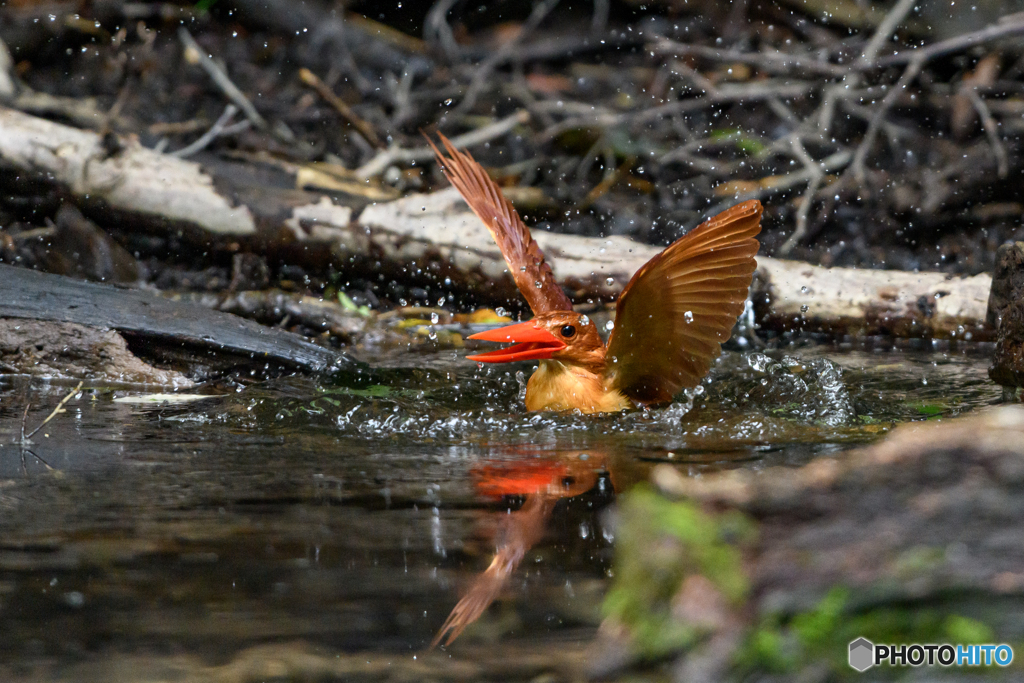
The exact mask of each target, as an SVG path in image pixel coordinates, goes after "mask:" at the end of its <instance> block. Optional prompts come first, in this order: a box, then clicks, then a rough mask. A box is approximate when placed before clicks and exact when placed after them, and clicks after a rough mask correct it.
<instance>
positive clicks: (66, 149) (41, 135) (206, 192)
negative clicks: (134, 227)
mask: <svg viewBox="0 0 1024 683" xmlns="http://www.w3.org/2000/svg"><path fill="white" fill-rule="evenodd" d="M122 144H123V145H124V147H123V149H122V150H121V151H119V152H117V153H116V154H113V155H110V154H109V153H108V152H107V150H106V149H105V148H104V146H103V141H102V139H101V138H100V136H99V135H97V134H96V133H93V132H91V131H84V130H79V129H77V128H71V127H70V126H64V125H61V124H59V123H53V122H52V121H47V120H45V119H41V118H38V117H35V116H29V115H27V114H23V113H21V112H19V111H15V110H13V109H6V108H0V160H2V161H3V162H4V163H6V164H8V165H10V166H13V167H14V168H17V169H19V170H22V171H26V172H32V173H39V172H42V173H46V174H48V175H49V176H50V177H51V178H52V179H53V180H55V181H56V182H58V183H60V184H62V185H65V186H66V187H68V188H69V189H70V190H71V192H73V193H74V194H75V195H76V196H78V197H81V198H83V199H90V200H102V201H104V202H106V203H107V204H108V205H109V206H110V207H111V208H114V209H118V210H121V211H128V212H131V213H137V214H143V215H149V216H153V217H158V218H161V219H165V220H166V219H169V220H171V221H182V222H185V223H189V224H192V225H195V226H198V227H200V228H202V229H203V230H206V231H209V232H211V233H214V234H217V235H234V236H244V235H252V234H254V233H255V232H256V225H255V222H254V220H253V217H252V214H251V213H250V212H249V209H247V208H246V207H244V206H242V207H235V206H232V205H231V204H230V203H229V202H228V200H227V199H225V198H224V197H222V196H221V195H220V194H218V193H217V191H216V190H215V189H214V187H213V179H212V178H210V177H209V176H208V175H206V174H204V173H203V172H202V170H201V169H200V166H199V164H197V163H195V162H191V161H185V160H184V159H177V158H174V157H171V156H168V155H166V154H160V153H158V152H154V151H153V150H151V149H147V148H145V147H143V146H142V145H140V144H139V143H138V142H137V141H134V140H129V139H125V140H123V141H122Z"/></svg>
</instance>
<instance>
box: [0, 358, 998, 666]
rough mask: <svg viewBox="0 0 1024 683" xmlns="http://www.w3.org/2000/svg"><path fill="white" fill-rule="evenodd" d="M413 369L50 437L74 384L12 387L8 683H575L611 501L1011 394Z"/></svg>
mask: <svg viewBox="0 0 1024 683" xmlns="http://www.w3.org/2000/svg"><path fill="white" fill-rule="evenodd" d="M405 362H406V363H410V364H414V365H415V366H416V367H415V368H410V367H389V368H384V369H380V370H378V371H375V372H373V373H369V374H368V375H365V376H351V377H338V378H335V379H333V380H332V381H331V382H330V383H323V382H317V381H315V380H313V379H309V378H304V377H288V378H281V379H277V380H273V381H267V382H264V383H257V384H249V385H247V386H242V385H237V386H236V385H232V386H221V387H216V388H212V389H210V390H209V391H210V393H214V394H217V395H215V396H211V397H210V398H206V399H203V400H198V401H195V402H190V403H184V404H170V403H151V402H137V401H138V400H139V397H140V396H141V394H142V392H140V391H139V390H137V389H124V388H107V387H89V386H86V387H85V388H84V389H83V390H82V391H81V393H80V394H79V395H78V396H77V397H76V398H74V399H72V400H71V401H70V402H69V403H68V404H67V406H66V411H65V412H64V413H61V414H59V415H57V416H56V417H55V418H54V419H53V420H52V421H51V422H49V423H48V424H46V425H45V426H44V427H43V429H42V430H40V432H39V433H38V434H36V435H35V436H34V437H32V439H31V441H32V443H30V444H28V443H20V442H19V438H20V433H21V432H20V430H21V424H22V417H23V414H24V411H25V406H26V404H28V403H30V404H31V408H30V409H29V412H28V417H27V424H28V426H29V427H30V428H31V427H34V426H35V425H36V424H38V423H39V422H40V421H41V420H42V419H43V418H44V417H45V416H46V415H47V414H49V412H50V411H51V410H52V409H53V407H55V406H56V404H57V403H58V402H59V401H60V399H61V398H62V397H63V396H64V395H65V394H67V393H68V391H69V389H70V387H68V386H66V385H54V384H49V383H41V382H39V381H29V380H27V379H24V378H14V377H6V378H4V377H0V444H2V447H0V633H2V634H3V637H2V638H0V679H2V680H69V681H70V680H77V681H91V680H95V681H121V680H124V681H128V680H182V681H184V680H188V681H194V680H220V681H229V680H230V681H234V680H237V681H249V680H336V679H337V680H350V679H359V680H419V679H423V678H431V679H434V680H473V679H489V680H515V679H522V680H529V679H532V678H534V677H536V676H538V675H540V674H545V675H548V676H549V679H550V680H561V679H562V678H565V677H571V674H569V673H566V672H567V671H569V670H571V668H572V667H573V666H575V665H577V664H578V663H579V662H580V660H581V658H582V657H583V656H584V654H583V653H584V651H585V647H586V645H587V644H588V642H589V641H590V639H591V637H592V635H593V632H594V629H595V628H596V626H597V624H598V623H599V621H600V603H601V598H602V595H603V591H604V588H605V585H606V582H607V578H608V576H609V575H610V573H611V571H612V565H611V558H612V552H613V548H614V542H615V540H614V539H615V530H614V516H613V515H612V514H610V512H611V510H612V508H613V506H612V505H611V504H612V503H613V502H614V499H615V496H616V495H617V493H619V492H621V491H624V490H626V489H628V488H629V487H630V486H631V485H633V484H634V483H635V482H638V481H643V480H645V479H646V478H647V476H648V472H649V469H650V468H651V467H652V466H653V464H656V463H663V462H667V463H674V464H676V466H677V467H679V468H680V469H681V471H683V472H685V473H687V474H689V475H692V476H701V475H702V474H703V473H706V472H710V471H714V470H718V469H722V468H733V467H743V468H748V469H753V470H760V469H763V468H766V467H769V466H777V465H782V466H795V465H800V464H802V463H805V462H807V461H808V460H810V459H812V458H815V457H839V458H841V457H843V451H844V450H845V449H848V448H851V447H853V446H856V445H858V444H862V443H865V442H870V441H872V440H875V439H877V438H879V437H880V436H881V435H882V434H883V433H884V432H885V431H887V430H888V429H889V428H890V427H891V425H892V424H894V423H899V422H905V421H909V420H922V419H942V418H945V417H948V416H953V415H956V414H959V413H962V412H965V411H970V410H973V409H976V408H978V407H980V406H984V405H987V404H989V403H993V402H996V401H997V400H998V398H999V390H998V388H997V387H995V386H994V385H993V384H992V383H991V382H989V381H988V379H987V376H986V367H987V364H988V359H987V356H986V355H985V354H982V353H981V352H979V351H977V350H974V351H971V350H968V351H967V352H957V353H940V352H911V351H885V352H872V351H851V350H842V349H837V348H835V347H804V348H794V349H790V350H786V351H771V352H768V353H767V354H763V353H739V352H735V351H734V352H728V353H726V354H725V355H724V356H723V358H722V359H721V361H720V362H719V363H718V365H717V366H716V367H715V369H714V370H713V372H712V374H711V376H710V378H709V380H708V381H707V382H706V383H705V384H704V385H703V386H702V387H701V388H700V389H699V390H698V392H695V393H694V395H693V396H691V397H690V400H689V401H684V402H678V403H676V404H673V405H671V406H668V407H665V408H660V409H656V410H653V411H634V412H631V413H626V414H617V415H606V416H587V417H584V416H574V415H568V414H557V415H552V414H525V413H523V412H522V411H521V405H522V404H521V401H520V399H519V393H520V382H519V380H517V377H516V371H517V370H520V371H525V372H527V373H528V372H529V367H528V366H525V365H524V366H522V367H520V368H514V367H513V368H511V369H510V368H505V367H486V368H480V367H478V366H476V365H475V364H473V363H471V362H468V361H466V360H464V359H462V358H461V357H460V356H457V355H455V354H453V353H452V352H451V351H444V352H434V353H426V354H422V355H419V356H417V357H415V359H413V360H406V361H405ZM51 468H52V469H51ZM538 496H539V497H540V498H538ZM531 497H532V498H531ZM540 499H543V501H544V504H543V505H540V506H533V507H530V505H529V501H530V500H535V501H536V500H540ZM524 501H526V503H525V504H524ZM528 508H529V510H534V509H535V508H536V512H529V511H528ZM541 508H543V509H541ZM517 509H521V514H518V515H514V514H510V513H511V512H512V511H515V510H517ZM523 511H526V512H523ZM531 525H532V527H531ZM531 528H533V529H534V531H533V532H530V529H531ZM528 532H529V533H528ZM530 533H534V535H536V536H537V537H538V538H537V539H536V542H535V543H534V544H532V547H531V544H530V542H527V541H521V540H520V541H518V542H519V543H521V544H522V545H523V546H524V547H523V548H522V550H523V552H524V553H525V555H524V557H523V561H522V563H521V565H520V566H519V567H518V568H517V569H516V570H515V571H514V572H513V573H512V574H511V576H510V577H509V579H508V581H507V582H506V583H505V585H504V586H502V587H501V590H500V591H498V596H499V597H498V600H497V602H496V603H495V605H494V606H492V607H491V608H490V609H488V610H487V611H485V612H484V614H483V616H482V617H481V618H480V619H479V621H477V622H476V623H475V624H473V625H471V626H470V627H469V628H468V629H467V630H466V631H465V633H464V634H463V635H462V636H461V637H460V638H459V639H458V640H457V641H456V642H455V644H454V645H453V646H451V647H449V648H447V649H444V650H436V649H435V650H432V651H429V652H428V651H427V650H426V647H427V645H428V644H429V643H430V641H431V639H432V638H433V636H434V634H435V633H436V632H437V630H438V629H439V628H440V627H441V625H442V623H443V622H444V621H445V618H446V616H447V615H448V613H449V612H450V611H451V610H452V608H453V607H454V606H455V605H456V603H457V602H458V600H459V597H460V595H462V593H463V592H464V591H465V590H467V589H468V588H469V587H470V586H471V585H472V584H473V581H474V578H475V577H476V576H477V575H478V574H479V573H480V572H482V571H483V570H484V569H486V568H487V567H488V565H489V564H490V563H491V559H492V557H493V554H494V552H495V547H496V544H497V545H501V544H505V545H508V544H509V543H514V542H516V541H515V539H516V538H520V537H523V536H524V535H525V536H529V535H530ZM516 534H519V536H516ZM510 539H511V540H510ZM552 672H554V673H552ZM559 672H561V673H559ZM551 676H554V678H550V677H551Z"/></svg>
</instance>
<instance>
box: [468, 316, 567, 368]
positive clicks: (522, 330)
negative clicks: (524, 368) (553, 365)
mask: <svg viewBox="0 0 1024 683" xmlns="http://www.w3.org/2000/svg"><path fill="white" fill-rule="evenodd" d="M469 339H479V340H481V341H492V342H513V346H507V347H505V348H503V349H496V350H494V351H488V352H486V353H477V354H474V355H472V356H466V358H468V359H470V360H475V361H478V362H480V363H511V362H512V361H517V360H538V359H541V358H551V354H553V353H555V352H556V351H561V350H562V349H564V348H565V344H564V343H563V342H562V341H561V340H560V339H559V338H558V337H556V336H555V335H553V334H551V333H550V332H548V331H547V330H546V329H544V328H543V327H537V326H536V323H535V322H534V321H532V320H527V321H526V322H525V323H517V324H515V325H506V326H505V327H499V328H497V329H494V330H487V331H486V332H478V333H477V334H474V335H472V336H470V337H469Z"/></svg>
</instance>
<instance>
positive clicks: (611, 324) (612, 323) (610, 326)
mask: <svg viewBox="0 0 1024 683" xmlns="http://www.w3.org/2000/svg"><path fill="white" fill-rule="evenodd" d="M604 329H606V330H607V331H609V332H611V331H612V330H614V329H615V321H614V320H609V321H608V322H606V323H605V324H604Z"/></svg>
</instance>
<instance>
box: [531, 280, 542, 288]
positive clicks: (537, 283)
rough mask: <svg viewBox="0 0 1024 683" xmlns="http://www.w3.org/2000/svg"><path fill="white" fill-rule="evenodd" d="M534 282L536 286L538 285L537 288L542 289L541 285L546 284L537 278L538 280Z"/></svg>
mask: <svg viewBox="0 0 1024 683" xmlns="http://www.w3.org/2000/svg"><path fill="white" fill-rule="evenodd" d="M533 284H534V286H536V287H537V289H540V288H541V287H543V286H544V285H542V284H541V282H540V280H537V281H536V282H534V283H533Z"/></svg>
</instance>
